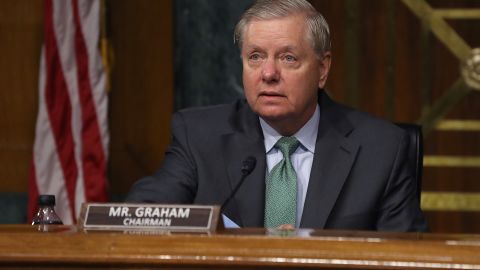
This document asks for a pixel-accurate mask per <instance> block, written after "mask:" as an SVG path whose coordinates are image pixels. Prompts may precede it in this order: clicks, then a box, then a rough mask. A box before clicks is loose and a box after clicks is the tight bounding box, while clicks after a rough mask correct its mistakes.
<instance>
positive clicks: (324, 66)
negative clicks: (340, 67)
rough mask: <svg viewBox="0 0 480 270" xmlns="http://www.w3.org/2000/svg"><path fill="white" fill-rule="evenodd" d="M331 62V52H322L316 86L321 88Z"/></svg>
mask: <svg viewBox="0 0 480 270" xmlns="http://www.w3.org/2000/svg"><path fill="white" fill-rule="evenodd" d="M331 63H332V54H331V53H330V52H325V53H323V56H322V59H321V60H320V67H319V72H320V76H319V78H320V80H319V81H318V88H320V89H323V88H324V87H325V83H326V82H327V78H328V72H329V71H330V64H331Z"/></svg>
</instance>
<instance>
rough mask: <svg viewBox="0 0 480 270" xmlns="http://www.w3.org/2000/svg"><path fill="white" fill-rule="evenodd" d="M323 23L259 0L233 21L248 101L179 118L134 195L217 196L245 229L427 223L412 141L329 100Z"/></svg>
mask: <svg viewBox="0 0 480 270" xmlns="http://www.w3.org/2000/svg"><path fill="white" fill-rule="evenodd" d="M329 35H330V34H329V29H328V25H327V23H326V21H325V20H324V18H323V17H322V15H320V14H319V13H318V12H317V11H316V10H315V9H314V8H313V7H312V6H311V5H310V4H309V3H308V2H307V1H304V0H278V1H274V0H270V1H267V0H264V1H262V0H260V1H257V2H256V3H255V4H254V5H253V6H252V7H251V8H250V9H249V10H247V11H246V12H245V13H244V15H243V16H242V18H241V20H240V21H239V23H238V24H237V26H236V29H235V41H236V42H238V44H239V46H240V50H241V58H242V63H243V84H244V88H245V96H246V102H245V101H243V100H240V101H237V102H235V103H234V104H231V105H220V106H214V107H209V108H201V109H189V110H184V111H180V112H178V113H176V114H175V115H174V116H173V122H172V132H173V140H172V143H171V145H170V147H169V149H168V150H167V153H166V156H165V160H164V163H163V165H162V168H161V169H160V170H159V171H157V172H156V173H155V174H154V175H153V176H151V177H147V178H144V179H142V180H140V181H139V182H137V183H136V184H135V185H134V186H133V187H132V190H131V191H130V193H129V195H128V198H127V201H132V202H157V203H186V204H191V203H194V204H222V203H223V202H224V201H225V200H226V199H227V197H228V196H229V195H230V194H231V193H232V190H233V189H234V187H235V186H236V185H237V183H238V182H239V181H240V178H241V166H242V161H243V160H245V159H246V158H247V157H249V156H251V157H254V158H255V159H256V163H257V164H256V167H255V168H254V169H253V171H252V172H251V174H250V175H248V176H247V177H246V179H245V181H244V182H243V183H242V185H241V186H240V188H239V189H238V192H237V193H236V195H235V196H234V199H233V200H232V201H230V202H229V203H228V204H227V205H226V207H225V210H224V214H225V215H226V216H227V217H229V218H230V219H231V220H233V221H234V222H235V223H237V224H239V225H240V226H244V227H262V226H265V227H277V226H295V227H306V228H335V229H361V230H391V231H424V230H426V224H425V220H424V218H423V215H422V213H421V210H420V208H419V202H418V200H417V196H416V191H415V187H414V185H413V182H412V179H411V175H410V172H409V171H408V169H407V167H408V166H407V165H408V162H409V161H408V160H407V155H406V149H407V146H408V143H409V141H408V137H407V136H406V134H404V132H403V131H402V130H401V129H400V128H397V127H395V126H394V125H391V124H389V123H387V122H385V121H382V120H379V119H376V118H374V117H371V116H368V115H367V114H364V113H361V112H357V111H354V110H352V109H349V108H347V107H344V106H342V105H339V104H337V103H335V102H334V101H332V100H331V99H330V98H329V97H328V96H327V95H326V94H325V93H324V91H323V90H322V89H323V88H324V86H325V82H326V80H327V76H328V72H329V69H330V63H331V53H330V37H329Z"/></svg>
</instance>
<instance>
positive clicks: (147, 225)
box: [79, 203, 219, 232]
mask: <svg viewBox="0 0 480 270" xmlns="http://www.w3.org/2000/svg"><path fill="white" fill-rule="evenodd" d="M218 219H219V207H218V206H200V205H178V204H176V205H172V204H127V203H86V204H84V205H83V206H82V211H81V214H80V219H79V225H80V227H81V228H82V229H86V230H88V229H90V230H132V229H133V230H166V231H188V232H213V231H215V230H216V227H217V223H218Z"/></svg>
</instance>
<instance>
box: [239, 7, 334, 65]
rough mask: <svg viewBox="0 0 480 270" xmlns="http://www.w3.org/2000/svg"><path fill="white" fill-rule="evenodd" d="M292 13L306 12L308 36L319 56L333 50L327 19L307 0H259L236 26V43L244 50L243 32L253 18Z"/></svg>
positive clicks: (273, 17)
mask: <svg viewBox="0 0 480 270" xmlns="http://www.w3.org/2000/svg"><path fill="white" fill-rule="evenodd" d="M292 14H305V24H306V25H307V30H308V34H309V35H308V38H309V39H310V42H311V45H312V48H313V49H314V50H315V53H316V54H317V56H318V57H322V56H323V54H324V53H325V52H328V51H330V50H331V44H330V29H329V27H328V24H327V21H326V20H325V18H324V17H323V16H322V14H320V13H319V12H318V11H317V10H316V9H315V8H314V7H313V6H312V5H311V4H310V3H309V2H307V1H306V0H258V1H256V2H255V4H253V6H252V7H250V8H249V9H248V10H247V11H245V13H243V15H242V17H241V18H240V21H238V23H237V25H236V26H235V32H234V36H233V41H234V43H237V44H238V46H239V47H240V50H242V44H243V34H244V31H245V28H246V27H247V26H248V24H249V23H250V22H251V21H252V20H271V19H276V18H284V17H287V16H289V15H292Z"/></svg>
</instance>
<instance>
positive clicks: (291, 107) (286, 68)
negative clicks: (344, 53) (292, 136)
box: [242, 14, 330, 132]
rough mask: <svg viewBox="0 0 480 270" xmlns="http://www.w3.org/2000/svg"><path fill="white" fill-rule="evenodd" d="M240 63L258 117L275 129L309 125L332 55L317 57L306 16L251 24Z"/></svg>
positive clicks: (252, 106) (251, 105)
mask: <svg viewBox="0 0 480 270" xmlns="http://www.w3.org/2000/svg"><path fill="white" fill-rule="evenodd" d="M242 62H243V85H244V87H245V96H246V98H247V101H248V103H249V105H250V107H251V108H252V110H253V111H254V112H256V113H257V114H258V115H260V116H261V117H262V118H263V119H265V120H266V121H267V122H268V123H269V124H270V125H273V127H274V128H276V126H275V125H277V127H278V125H285V124H291V123H299V124H300V126H299V127H301V126H303V124H305V123H306V122H307V121H308V119H310V117H311V116H312V114H313V112H314V111H315V107H316V104H317V91H318V90H317V89H318V88H319V87H320V88H323V86H324V85H325V81H326V79H327V75H328V70H329V68H330V53H326V54H325V55H324V57H323V58H322V59H319V58H318V57H317V55H316V54H315V51H314V50H313V48H312V46H311V43H310V40H309V38H308V35H307V31H306V25H305V19H304V17H303V15H301V14H299V15H295V16H288V17H285V18H279V19H271V20H254V21H252V22H250V24H248V25H247V26H246V28H245V31H244V33H243V45H242ZM287 129H289V128H287ZM277 130H278V129H277ZM293 131H294V132H296V130H293Z"/></svg>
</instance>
